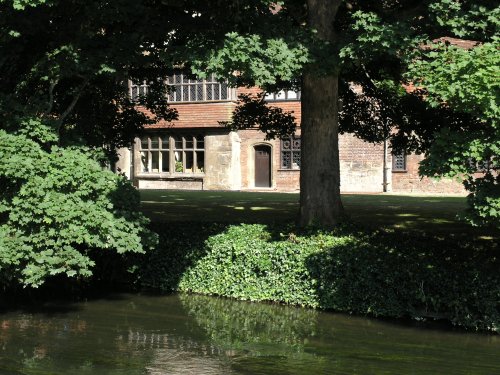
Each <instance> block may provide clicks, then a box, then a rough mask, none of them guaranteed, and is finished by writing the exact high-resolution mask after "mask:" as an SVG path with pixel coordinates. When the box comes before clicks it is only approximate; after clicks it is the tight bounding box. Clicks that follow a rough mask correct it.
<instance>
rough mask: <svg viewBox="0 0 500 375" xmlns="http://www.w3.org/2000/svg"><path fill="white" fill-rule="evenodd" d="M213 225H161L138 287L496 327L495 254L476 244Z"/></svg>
mask: <svg viewBox="0 0 500 375" xmlns="http://www.w3.org/2000/svg"><path fill="white" fill-rule="evenodd" d="M221 229H223V228H222V227H220V226H215V225H212V226H208V227H207V226H206V225H204V226H202V225H199V224H198V225H197V224H195V223H191V224H190V225H187V224H184V225H182V226H181V225H176V226H173V227H172V226H171V227H169V228H164V230H163V231H162V232H163V233H162V237H161V240H160V245H159V247H158V248H157V249H156V251H154V252H152V253H150V255H148V256H146V257H145V259H144V261H143V266H142V267H141V268H140V270H141V272H140V275H141V283H142V285H144V286H148V287H152V288H159V289H162V290H169V291H170V290H179V291H189V292H195V293H201V294H209V295H221V296H226V297H232V298H238V299H243V300H251V301H276V302H283V303H287V304H294V305H302V306H310V307H318V308H324V309H334V310H337V311H345V312H349V313H358V314H370V315H374V316H386V317H411V318H414V319H419V320H421V319H447V320H449V321H451V322H453V323H454V324H456V325H460V326H463V327H465V328H469V329H483V330H493V331H496V330H498V329H499V325H500V311H499V306H498V301H499V300H500V279H499V274H498V272H497V270H498V266H499V265H498V257H497V256H496V253H495V251H494V249H491V248H489V247H488V246H484V247H483V246H481V244H480V243H473V242H470V243H461V244H460V243H458V241H452V240H449V239H448V240H447V241H443V240H436V239H432V238H430V237H425V236H421V235H416V234H414V235H404V234H402V233H386V232H371V233H368V232H366V231H362V230H356V229H354V228H343V229H338V230H337V231H335V232H316V231H311V232H308V233H294V232H292V231H290V230H289V229H286V228H276V227H271V228H268V227H266V226H264V225H243V224H242V225H238V226H230V227H228V228H226V230H225V231H224V232H222V233H221ZM217 231H218V232H219V233H218V234H216V233H217ZM207 237H208V239H207V240H206V241H203V239H204V238H207Z"/></svg>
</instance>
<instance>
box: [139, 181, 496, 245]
mask: <svg viewBox="0 0 500 375" xmlns="http://www.w3.org/2000/svg"><path fill="white" fill-rule="evenodd" d="M140 193H141V199H142V209H143V212H144V213H145V214H146V215H147V216H148V217H150V218H151V219H152V221H154V222H172V221H207V222H224V223H272V222H290V221H293V220H295V218H296V216H297V212H298V201H299V194H298V193H256V192H230V191H228V192H220V191H172V190H142V191H141V192H140ZM342 199H343V203H344V206H345V208H346V211H347V213H348V214H349V216H350V217H351V218H352V220H353V221H355V222H358V223H360V224H362V225H364V226H366V227H373V228H389V229H391V228H392V229H402V230H409V231H419V232H427V233H434V234H441V233H442V234H448V235H464V234H465V235H473V236H474V237H478V238H479V237H489V238H493V239H494V238H498V237H499V233H498V231H495V232H493V231H492V230H491V229H478V228H472V227H470V226H469V225H467V224H465V223H463V222H461V221H460V220H459V219H458V218H457V215H459V214H461V213H463V211H464V210H465V208H466V201H465V198H464V197H445V196H415V195H392V194H344V195H343V196H342Z"/></svg>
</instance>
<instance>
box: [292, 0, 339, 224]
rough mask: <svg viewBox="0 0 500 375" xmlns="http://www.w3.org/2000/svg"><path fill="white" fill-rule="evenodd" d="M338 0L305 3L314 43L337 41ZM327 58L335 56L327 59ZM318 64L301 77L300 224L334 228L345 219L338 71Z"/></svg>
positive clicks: (313, 0) (309, 68)
mask: <svg viewBox="0 0 500 375" xmlns="http://www.w3.org/2000/svg"><path fill="white" fill-rule="evenodd" d="M340 2H341V1H340V0H336V1H331V0H308V1H307V3H308V21H309V26H310V27H311V28H312V29H316V30H317V34H316V35H317V36H318V38H319V39H321V40H324V41H328V42H330V43H331V44H334V43H335V42H336V35H335V31H334V27H333V22H334V20H335V16H336V14H337V9H338V6H339V4H340ZM331 58H335V57H334V56H332V57H331ZM320 65H321V61H318V62H317V63H315V64H314V65H312V66H309V67H308V68H307V69H306V70H305V72H304V75H303V78H302V104H301V105H302V123H301V129H302V131H301V140H302V160H301V169H300V219H299V222H300V225H301V226H307V225H310V224H317V225H321V226H324V227H333V226H335V225H337V224H338V223H339V222H340V221H342V220H343V218H344V210H343V207H342V202H341V200H340V163H339V145H338V129H339V116H338V71H336V72H332V73H329V74H327V75H318V70H319V69H318V68H320Z"/></svg>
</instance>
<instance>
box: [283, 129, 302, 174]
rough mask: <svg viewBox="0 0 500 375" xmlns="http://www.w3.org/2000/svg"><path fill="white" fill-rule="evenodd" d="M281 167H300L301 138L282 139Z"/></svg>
mask: <svg viewBox="0 0 500 375" xmlns="http://www.w3.org/2000/svg"><path fill="white" fill-rule="evenodd" d="M281 169H300V138H297V137H289V138H284V139H282V140H281Z"/></svg>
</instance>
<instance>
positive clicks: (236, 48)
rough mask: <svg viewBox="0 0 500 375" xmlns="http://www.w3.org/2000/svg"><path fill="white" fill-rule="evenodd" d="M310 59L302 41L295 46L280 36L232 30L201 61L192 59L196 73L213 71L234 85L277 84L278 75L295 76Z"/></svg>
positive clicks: (284, 77)
mask: <svg viewBox="0 0 500 375" xmlns="http://www.w3.org/2000/svg"><path fill="white" fill-rule="evenodd" d="M207 61H208V64H207ZM307 62H308V52H307V49H306V48H305V47H304V46H303V45H301V44H298V45H297V46H294V45H292V44H289V43H287V42H286V41H285V40H283V39H281V38H269V39H267V40H265V39H263V38H262V37H261V36H260V35H256V34H250V35H240V34H239V33H237V32H231V33H228V34H226V36H225V39H224V44H223V45H222V46H220V47H219V48H217V49H213V50H212V51H210V52H209V55H208V56H204V57H203V59H202V60H195V61H193V73H194V74H197V75H198V76H201V77H203V76H204V75H205V74H206V72H207V71H210V72H214V73H216V74H217V75H219V76H220V77H227V78H228V79H229V82H230V83H232V84H233V85H237V84H238V83H239V82H241V81H243V82H246V83H248V82H252V83H253V84H254V85H256V86H260V87H264V86H266V85H273V84H276V82H277V77H279V79H281V80H283V81H290V80H292V79H294V78H295V77H297V75H299V74H300V71H301V68H302V67H303V66H304V64H305V63H307ZM233 72H237V74H233Z"/></svg>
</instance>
